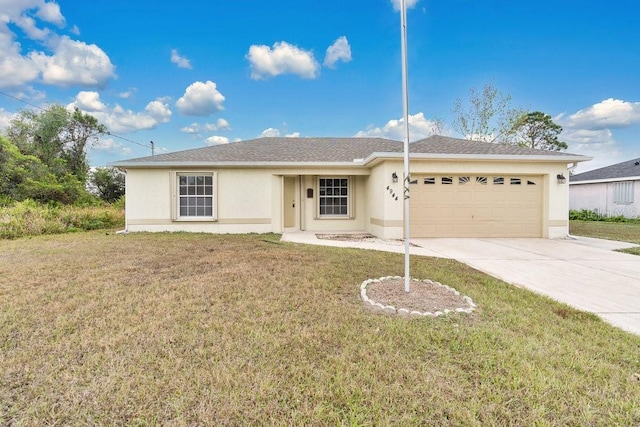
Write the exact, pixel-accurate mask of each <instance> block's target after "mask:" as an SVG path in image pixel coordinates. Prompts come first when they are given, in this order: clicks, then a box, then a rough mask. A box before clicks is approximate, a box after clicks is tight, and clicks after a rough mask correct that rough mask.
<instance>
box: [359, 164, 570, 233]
mask: <svg viewBox="0 0 640 427" xmlns="http://www.w3.org/2000/svg"><path fill="white" fill-rule="evenodd" d="M410 170H411V174H421V173H427V174H428V173H433V174H435V175H442V174H447V173H450V174H452V175H455V174H482V175H487V176H495V175H510V174H511V175H538V176H542V178H543V186H544V188H543V196H542V200H543V202H542V203H543V206H542V212H543V218H542V232H541V235H542V237H544V238H550V239H553V238H562V237H566V236H567V235H568V233H569V185H568V184H567V183H565V184H559V183H558V180H557V178H556V176H557V175H558V174H564V176H566V177H568V176H569V171H568V169H567V165H566V164H564V163H561V164H558V163H543V162H518V161H511V162H496V161H450V160H448V161H438V160H412V161H411V163H410ZM402 171H403V164H402V161H386V162H382V163H380V164H378V165H376V166H375V167H374V168H373V169H372V172H371V177H372V180H371V182H372V183H375V184H376V185H380V183H382V184H384V185H382V186H381V187H383V188H384V189H386V186H387V185H389V186H390V188H392V189H393V190H394V192H395V194H396V195H398V201H395V199H394V198H391V197H386V196H383V197H381V198H379V199H376V198H374V200H375V201H376V202H380V201H381V202H382V204H383V205H384V207H383V213H384V215H385V216H384V225H383V226H378V225H376V226H373V225H372V226H371V230H372V232H373V234H376V235H380V236H384V237H386V238H401V237H402V231H403V230H402V221H403V211H404V206H403V202H402V188H403V185H402ZM393 172H396V173H397V174H398V177H399V179H398V183H396V184H389V182H387V183H386V184H385V180H387V181H390V179H391V174H392V173H393ZM383 193H384V191H383ZM370 203H371V201H370ZM409 203H411V201H409ZM379 212H380V209H377V210H374V209H372V210H371V213H372V215H371V222H372V223H373V222H376V223H377V222H378V221H377V217H376V215H378V214H379ZM398 224H399V225H398ZM374 231H375V232H374Z"/></svg>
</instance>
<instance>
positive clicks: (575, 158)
mask: <svg viewBox="0 0 640 427" xmlns="http://www.w3.org/2000/svg"><path fill="white" fill-rule="evenodd" d="M403 158H404V154H403V153H372V154H371V155H369V156H368V157H367V158H365V159H364V162H363V163H364V165H365V166H369V164H370V163H375V162H376V161H377V160H396V159H403ZM592 159H593V157H589V156H580V155H574V154H567V155H529V154H449V153H411V154H409V160H466V161H487V160H492V161H513V160H517V161H521V162H554V163H578V162H586V161H589V160H592Z"/></svg>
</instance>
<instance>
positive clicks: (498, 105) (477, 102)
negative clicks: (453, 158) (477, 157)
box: [452, 84, 525, 142]
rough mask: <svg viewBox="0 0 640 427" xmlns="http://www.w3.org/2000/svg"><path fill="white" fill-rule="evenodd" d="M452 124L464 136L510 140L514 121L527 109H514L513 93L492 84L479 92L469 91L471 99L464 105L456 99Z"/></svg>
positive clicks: (502, 140) (488, 139)
mask: <svg viewBox="0 0 640 427" xmlns="http://www.w3.org/2000/svg"><path fill="white" fill-rule="evenodd" d="M453 113H454V119H453V123H452V127H453V129H454V130H456V131H457V132H458V133H460V134H461V135H462V136H463V137H464V138H466V139H470V140H474V141H485V142H508V141H507V140H506V138H507V136H508V134H509V132H510V131H511V129H512V128H513V124H514V123H515V120H516V119H517V118H518V117H520V116H521V115H522V114H525V111H524V110H523V109H520V108H511V96H510V95H504V94H503V93H502V92H500V91H499V90H498V89H496V88H495V87H493V86H492V85H490V84H487V85H485V86H484V88H482V92H478V91H477V90H476V89H475V88H471V90H470V91H469V100H468V103H467V104H463V102H462V100H460V99H457V100H456V102H455V104H454V107H453Z"/></svg>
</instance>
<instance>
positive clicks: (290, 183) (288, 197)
mask: <svg viewBox="0 0 640 427" xmlns="http://www.w3.org/2000/svg"><path fill="white" fill-rule="evenodd" d="M283 210H284V226H285V227H295V226H296V179H295V177H292V176H285V177H284V206H283Z"/></svg>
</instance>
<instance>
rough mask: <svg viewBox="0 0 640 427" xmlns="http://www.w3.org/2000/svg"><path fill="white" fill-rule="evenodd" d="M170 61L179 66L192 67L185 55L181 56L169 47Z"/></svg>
mask: <svg viewBox="0 0 640 427" xmlns="http://www.w3.org/2000/svg"><path fill="white" fill-rule="evenodd" d="M171 62H173V63H174V64H176V65H177V66H178V67H179V68H187V69H189V70H191V69H192V68H193V67H192V66H191V61H190V60H188V59H187V58H186V57H184V56H181V55H180V54H179V53H178V50H177V49H171Z"/></svg>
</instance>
